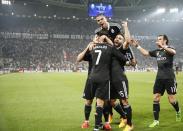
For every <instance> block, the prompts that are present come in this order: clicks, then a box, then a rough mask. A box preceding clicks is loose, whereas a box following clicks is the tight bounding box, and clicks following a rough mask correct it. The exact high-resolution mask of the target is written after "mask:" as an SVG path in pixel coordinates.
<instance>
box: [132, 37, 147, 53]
mask: <svg viewBox="0 0 183 131" xmlns="http://www.w3.org/2000/svg"><path fill="white" fill-rule="evenodd" d="M131 44H132V45H133V46H135V47H136V48H137V49H138V50H139V51H140V52H141V53H142V54H143V55H144V56H150V54H149V51H148V50H146V49H144V48H142V47H141V46H140V45H139V42H138V41H137V40H132V42H131Z"/></svg>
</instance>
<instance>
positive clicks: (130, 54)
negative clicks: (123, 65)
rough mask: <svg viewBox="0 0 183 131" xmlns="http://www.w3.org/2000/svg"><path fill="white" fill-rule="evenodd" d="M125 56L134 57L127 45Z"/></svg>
mask: <svg viewBox="0 0 183 131" xmlns="http://www.w3.org/2000/svg"><path fill="white" fill-rule="evenodd" d="M125 56H126V58H127V59H128V60H132V59H134V58H135V56H134V53H133V51H132V49H131V47H128V48H127V49H126V53H125Z"/></svg>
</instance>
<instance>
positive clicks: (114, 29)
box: [95, 23, 123, 41]
mask: <svg viewBox="0 0 183 131" xmlns="http://www.w3.org/2000/svg"><path fill="white" fill-rule="evenodd" d="M120 33H123V32H122V29H121V26H120V25H119V24H118V23H109V29H104V28H101V27H99V28H97V29H96V30H95V34H97V35H100V36H101V35H106V36H108V37H109V38H110V39H111V40H112V41H114V39H115V37H116V36H117V35H118V34H120Z"/></svg>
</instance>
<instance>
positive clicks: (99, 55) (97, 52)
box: [90, 44, 112, 81]
mask: <svg viewBox="0 0 183 131" xmlns="http://www.w3.org/2000/svg"><path fill="white" fill-rule="evenodd" d="M111 53H112V46H110V45H108V44H97V45H96V46H95V47H94V49H93V50H92V51H91V56H92V70H91V74H90V77H91V79H93V80H97V81H98V80H99V81H101V80H109V73H110V67H111Z"/></svg>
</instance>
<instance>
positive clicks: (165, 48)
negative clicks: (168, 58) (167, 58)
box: [156, 41, 176, 55]
mask: <svg viewBox="0 0 183 131" xmlns="http://www.w3.org/2000/svg"><path fill="white" fill-rule="evenodd" d="M156 44H157V45H158V46H159V47H160V48H162V49H164V50H165V51H166V52H167V53H168V54H170V55H175V54H176V51H175V49H174V48H171V47H169V46H167V45H163V44H162V43H161V42H159V41H157V42H156Z"/></svg>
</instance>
